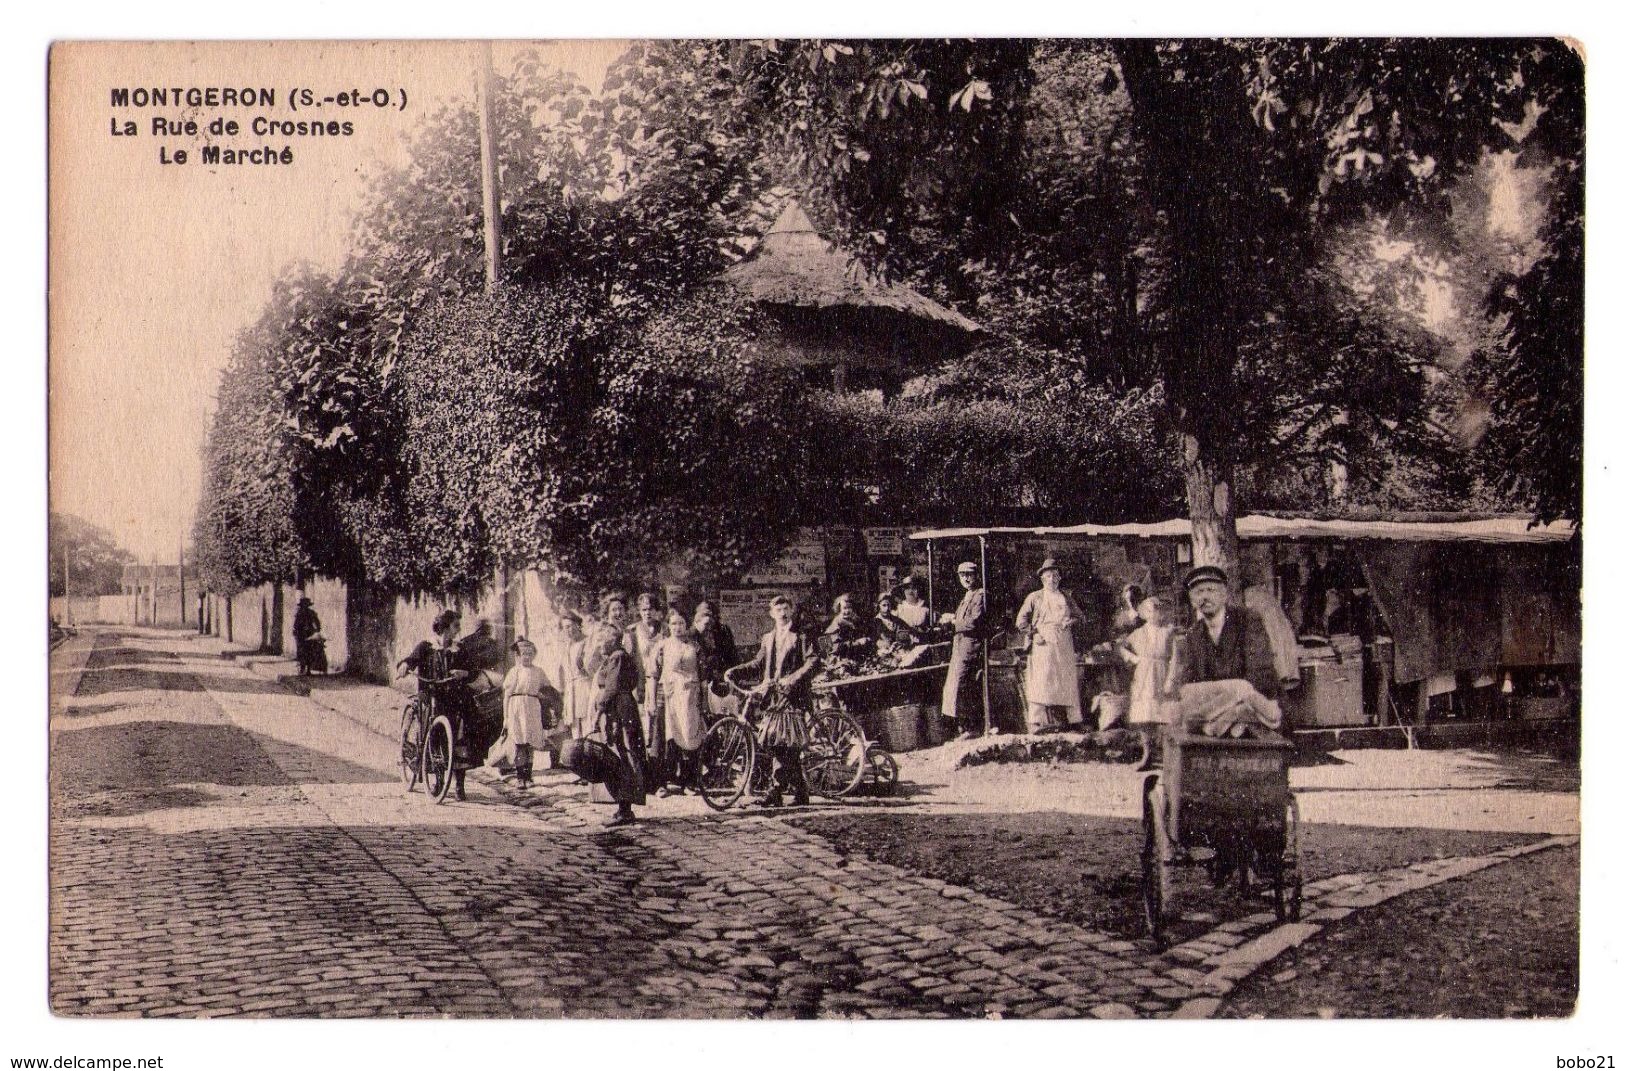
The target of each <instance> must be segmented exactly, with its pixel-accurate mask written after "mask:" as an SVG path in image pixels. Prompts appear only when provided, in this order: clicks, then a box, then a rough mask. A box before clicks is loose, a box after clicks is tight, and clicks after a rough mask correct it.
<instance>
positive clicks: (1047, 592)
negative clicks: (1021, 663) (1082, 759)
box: [1016, 558, 1083, 732]
mask: <svg viewBox="0 0 1625 1071" xmlns="http://www.w3.org/2000/svg"><path fill="white" fill-rule="evenodd" d="M1038 578H1039V580H1040V581H1041V582H1042V583H1043V585H1044V586H1043V587H1041V588H1039V589H1038V590H1037V591H1035V592H1033V593H1032V594H1030V595H1028V596H1027V601H1026V602H1024V603H1022V604H1021V612H1020V613H1018V614H1017V615H1016V631H1017V632H1020V633H1022V634H1023V635H1025V636H1027V637H1028V640H1029V648H1028V655H1027V677H1026V682H1025V683H1026V691H1027V731H1028V732H1037V731H1038V730H1039V729H1043V728H1046V727H1048V726H1050V725H1053V724H1057V723H1056V722H1055V721H1054V720H1053V718H1052V715H1051V710H1052V708H1055V707H1063V708H1065V710H1066V715H1065V717H1066V722H1062V723H1059V724H1066V723H1067V722H1076V721H1082V720H1083V713H1082V710H1081V707H1080V704H1079V700H1078V655H1077V650H1076V648H1074V647H1073V644H1072V627H1073V625H1075V624H1076V623H1077V622H1078V620H1079V618H1081V617H1082V614H1081V613H1080V612H1079V611H1078V607H1077V604H1076V603H1074V602H1073V601H1072V599H1071V597H1070V596H1069V595H1067V594H1066V593H1065V592H1063V591H1062V590H1061V567H1060V566H1059V565H1057V564H1056V563H1055V559H1054V558H1045V559H1044V564H1043V565H1040V566H1039V567H1038Z"/></svg>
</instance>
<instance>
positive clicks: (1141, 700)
mask: <svg viewBox="0 0 1625 1071" xmlns="http://www.w3.org/2000/svg"><path fill="white" fill-rule="evenodd" d="M1135 610H1136V611H1137V612H1138V613H1139V615H1140V619H1141V620H1142V621H1143V622H1144V624H1142V625H1141V626H1140V627H1139V628H1137V629H1135V630H1134V631H1133V632H1131V633H1129V634H1128V635H1127V636H1126V637H1124V639H1123V641H1122V643H1121V644H1120V645H1119V647H1118V652H1119V653H1120V654H1121V655H1122V656H1123V661H1124V662H1127V663H1128V664H1129V665H1131V666H1133V667H1134V680H1133V682H1132V683H1131V684H1130V685H1129V698H1128V723H1129V725H1131V726H1133V727H1134V728H1135V729H1136V730H1138V732H1139V734H1140V738H1141V740H1142V742H1143V746H1144V751H1143V758H1142V760H1141V767H1142V768H1143V767H1145V766H1147V765H1149V764H1150V763H1151V762H1152V761H1153V754H1154V752H1155V750H1156V747H1155V744H1156V738H1157V732H1158V729H1157V727H1158V726H1159V725H1160V724H1162V721H1163V717H1162V710H1161V696H1162V691H1163V687H1164V685H1165V684H1166V683H1167V680H1168V661H1169V658H1170V657H1171V656H1172V654H1173V650H1172V649H1173V636H1174V626H1173V623H1172V621H1171V620H1170V617H1171V614H1170V611H1169V607H1168V603H1167V601H1166V600H1165V599H1163V598H1161V597H1160V596H1155V595H1153V596H1151V597H1149V598H1146V599H1143V600H1142V601H1141V602H1140V604H1139V606H1137V607H1135Z"/></svg>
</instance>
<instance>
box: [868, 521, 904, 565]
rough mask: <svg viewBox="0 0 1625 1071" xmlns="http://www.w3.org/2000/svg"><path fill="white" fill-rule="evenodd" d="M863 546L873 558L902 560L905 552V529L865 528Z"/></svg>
mask: <svg viewBox="0 0 1625 1071" xmlns="http://www.w3.org/2000/svg"><path fill="white" fill-rule="evenodd" d="M863 546H864V549H865V550H866V551H867V553H868V555H869V557H871V558H900V557H902V555H903V553H904V551H903V529H901V528H865V529H864V530H863Z"/></svg>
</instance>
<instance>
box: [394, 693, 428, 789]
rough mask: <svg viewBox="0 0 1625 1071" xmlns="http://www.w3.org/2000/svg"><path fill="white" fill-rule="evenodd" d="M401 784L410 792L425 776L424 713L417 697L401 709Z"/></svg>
mask: <svg viewBox="0 0 1625 1071" xmlns="http://www.w3.org/2000/svg"><path fill="white" fill-rule="evenodd" d="M398 765H399V766H400V772H401V784H403V785H405V786H406V791H408V792H410V791H412V790H413V789H414V788H416V787H417V783H418V779H419V778H421V777H422V776H423V714H422V711H421V710H420V709H419V707H418V701H417V700H416V699H413V700H411V701H410V702H408V703H407V704H406V706H405V707H404V708H402V710H401V755H400V760H399V763H398Z"/></svg>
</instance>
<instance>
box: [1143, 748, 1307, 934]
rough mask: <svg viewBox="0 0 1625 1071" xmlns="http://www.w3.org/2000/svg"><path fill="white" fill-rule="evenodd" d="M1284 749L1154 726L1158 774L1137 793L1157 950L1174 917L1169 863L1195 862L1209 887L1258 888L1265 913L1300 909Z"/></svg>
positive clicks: (1293, 801)
mask: <svg viewBox="0 0 1625 1071" xmlns="http://www.w3.org/2000/svg"><path fill="white" fill-rule="evenodd" d="M1292 750H1293V749H1292V743H1291V742H1290V741H1289V740H1287V739H1286V738H1284V737H1282V736H1281V735H1279V734H1277V733H1274V732H1271V731H1269V730H1260V731H1259V734H1258V735H1256V736H1253V737H1248V738H1242V739H1227V738H1219V737H1207V736H1202V735H1199V734H1193V733H1190V732H1187V731H1186V730H1185V729H1184V728H1183V727H1181V726H1179V725H1177V724H1174V725H1168V726H1165V727H1164V728H1163V765H1162V769H1160V770H1155V771H1152V772H1151V773H1148V774H1147V775H1146V777H1145V781H1144V785H1143V788H1142V795H1141V798H1142V808H1141V813H1142V821H1143V825H1144V842H1143V846H1142V848H1141V851H1140V884H1141V890H1142V893H1143V896H1144V900H1145V919H1146V927H1147V929H1148V930H1149V932H1150V934H1151V937H1152V939H1153V940H1155V941H1156V942H1157V943H1158V944H1161V942H1162V940H1163V935H1164V933H1165V930H1166V927H1167V925H1168V923H1169V922H1170V921H1172V920H1173V919H1174V918H1176V917H1177V907H1176V904H1175V897H1174V890H1173V870H1174V868H1175V867H1185V866H1196V865H1204V866H1206V867H1207V870H1208V874H1209V877H1210V878H1211V879H1212V881H1213V884H1214V885H1215V886H1224V885H1225V884H1227V883H1230V882H1232V881H1233V882H1234V883H1235V887H1236V889H1237V890H1238V891H1239V892H1241V893H1242V894H1243V895H1252V894H1253V893H1255V892H1262V893H1264V894H1265V895H1267V896H1269V897H1270V898H1271V900H1272V901H1273V903H1274V907H1275V917H1276V918H1277V919H1279V920H1281V921H1283V922H1285V921H1287V920H1289V919H1290V920H1292V921H1296V920H1297V919H1298V917H1299V916H1300V914H1301V912H1302V907H1303V874H1302V871H1301V870H1300V859H1301V856H1300V854H1299V851H1300V848H1299V840H1298V828H1299V822H1298V800H1297V797H1296V796H1294V795H1293V793H1292V792H1291V790H1290V789H1289V788H1288V786H1287V762H1288V759H1289V758H1290V757H1291V755H1292Z"/></svg>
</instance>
